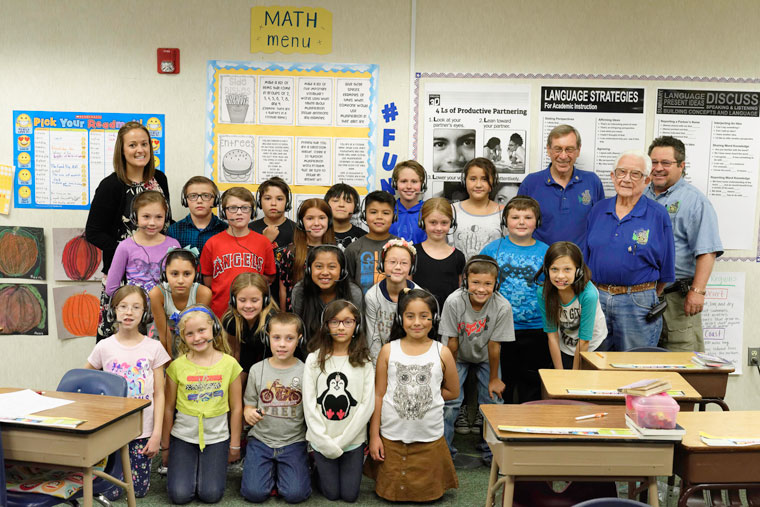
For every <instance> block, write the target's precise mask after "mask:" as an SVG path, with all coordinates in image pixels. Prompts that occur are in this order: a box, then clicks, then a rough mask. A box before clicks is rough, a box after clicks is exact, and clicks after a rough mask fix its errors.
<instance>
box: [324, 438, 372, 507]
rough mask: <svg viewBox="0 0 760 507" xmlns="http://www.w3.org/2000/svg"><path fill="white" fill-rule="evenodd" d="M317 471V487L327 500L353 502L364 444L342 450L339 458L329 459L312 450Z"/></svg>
mask: <svg viewBox="0 0 760 507" xmlns="http://www.w3.org/2000/svg"><path fill="white" fill-rule="evenodd" d="M314 462H315V463H316V465H317V472H318V473H319V488H320V489H321V490H322V494H323V495H324V496H325V498H327V499H328V500H343V501H344V502H355V501H356V499H357V498H358V497H359V486H361V482H362V463H363V462H364V445H360V446H359V447H357V448H356V449H351V450H350V451H346V452H344V453H343V454H342V455H341V456H340V457H339V458H336V459H329V458H325V457H324V456H322V455H321V454H320V453H319V452H317V451H315V452H314Z"/></svg>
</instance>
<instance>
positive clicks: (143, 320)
mask: <svg viewBox="0 0 760 507" xmlns="http://www.w3.org/2000/svg"><path fill="white" fill-rule="evenodd" d="M124 287H130V285H122V286H121V287H119V288H118V289H117V290H116V292H114V293H113V296H111V301H113V300H114V299H116V295H117V294H118V293H119V291H121V290H123V289H124ZM134 287H137V286H136V285H135V286H134ZM143 295H145V291H144V290H143ZM125 297H126V296H125ZM145 301H148V298H147V297H145V299H143V303H144V302H145ZM106 320H107V321H108V322H113V323H117V322H116V309H115V308H114V307H113V304H111V302H109V303H108V310H107V311H106ZM151 322H153V314H152V313H151V311H150V302H149V301H148V305H147V306H146V307H145V308H143V314H142V317H140V325H142V326H147V325H148V324H150V323H151Z"/></svg>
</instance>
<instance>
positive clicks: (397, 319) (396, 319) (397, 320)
mask: <svg viewBox="0 0 760 507" xmlns="http://www.w3.org/2000/svg"><path fill="white" fill-rule="evenodd" d="M415 290H418V291H421V292H424V293H425V294H427V295H428V296H430V297H431V298H433V301H435V313H433V319H432V320H433V327H434V328H437V327H438V324H440V323H441V307H440V306H439V305H438V299H437V298H436V297H435V296H434V295H433V293H432V292H430V291H429V290H427V289H423V288H422V287H415V288H414V289H409V290H407V289H404V290H402V291H401V293H400V294H399V295H398V303H396V314H395V315H394V316H393V323H394V324H397V325H398V326H399V327H403V326H404V317H403V315H402V314H401V298H407V297H409V296H411V295H412V294H411V293H412V291H415Z"/></svg>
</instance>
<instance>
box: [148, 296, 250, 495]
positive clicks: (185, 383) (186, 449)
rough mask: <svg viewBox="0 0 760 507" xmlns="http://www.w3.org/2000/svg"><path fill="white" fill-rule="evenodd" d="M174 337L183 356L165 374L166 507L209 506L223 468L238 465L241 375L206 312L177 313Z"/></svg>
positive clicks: (223, 478)
mask: <svg viewBox="0 0 760 507" xmlns="http://www.w3.org/2000/svg"><path fill="white" fill-rule="evenodd" d="M179 333H180V336H181V337H182V342H181V343H180V352H181V353H182V354H183V355H182V356H180V357H178V358H177V359H175V360H174V361H172V364H170V365H169V368H167V370H166V406H165V408H164V430H163V433H162V437H161V451H162V452H164V453H168V454H169V473H168V476H167V491H168V493H169V499H170V500H171V502H172V503H176V504H183V503H188V502H190V501H191V500H193V499H194V498H197V499H198V500H199V501H201V502H205V503H215V502H218V501H219V500H221V499H222V496H223V495H224V488H225V486H226V483H227V466H226V465H227V463H232V462H233V461H237V460H239V459H240V430H241V424H242V419H243V418H242V410H243V409H242V403H241V400H242V397H243V396H242V385H241V382H240V372H241V371H242V369H241V368H240V365H239V364H238V362H237V361H235V358H234V357H232V356H231V355H229V351H230V349H229V347H228V346H227V342H226V341H225V340H224V337H223V336H222V328H221V325H220V324H219V320H218V319H217V318H216V315H214V313H213V312H212V311H211V310H210V309H209V308H208V307H205V306H201V305H195V306H190V307H188V308H186V309H185V310H184V311H182V313H180V315H179ZM175 411H176V417H175ZM228 412H229V423H228V421H227V419H228Z"/></svg>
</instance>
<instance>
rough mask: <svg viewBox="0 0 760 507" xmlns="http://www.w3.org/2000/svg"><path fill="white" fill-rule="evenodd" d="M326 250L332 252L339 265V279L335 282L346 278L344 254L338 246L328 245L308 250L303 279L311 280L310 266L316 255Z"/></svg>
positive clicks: (346, 270)
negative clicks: (336, 257)
mask: <svg viewBox="0 0 760 507" xmlns="http://www.w3.org/2000/svg"><path fill="white" fill-rule="evenodd" d="M326 250H333V251H335V252H336V255H337V256H338V264H340V277H339V278H338V279H337V280H336V281H338V282H340V281H341V280H345V279H346V278H348V269H346V254H344V253H343V250H342V249H341V248H340V247H339V246H338V245H331V244H329V243H328V244H325V245H319V246H315V247H314V248H312V249H311V250H309V254H308V255H307V256H306V268H304V271H303V276H304V278H311V264H312V263H313V262H314V261H315V260H316V258H317V254H318V253H322V252H324V251H326Z"/></svg>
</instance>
